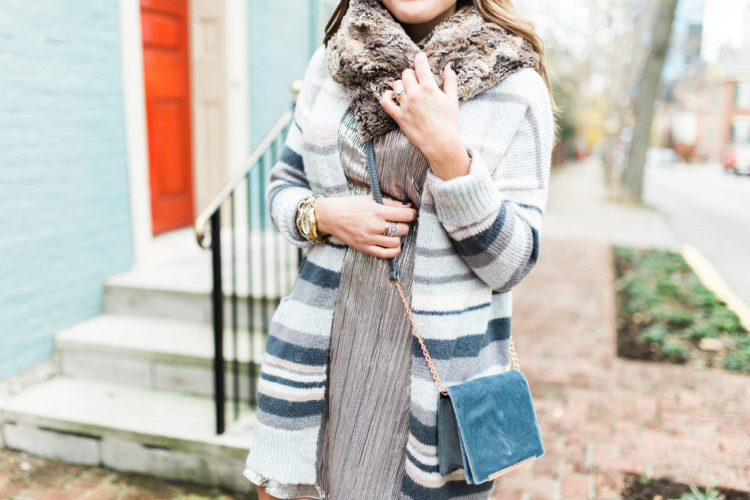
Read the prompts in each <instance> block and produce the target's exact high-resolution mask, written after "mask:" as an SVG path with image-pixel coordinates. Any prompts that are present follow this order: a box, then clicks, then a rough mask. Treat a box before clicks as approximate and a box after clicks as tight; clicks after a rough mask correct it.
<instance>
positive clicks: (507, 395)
mask: <svg viewBox="0 0 750 500" xmlns="http://www.w3.org/2000/svg"><path fill="white" fill-rule="evenodd" d="M365 157H366V160H367V170H368V174H369V177H370V186H371V190H372V196H373V198H374V199H375V201H377V202H378V203H383V197H382V193H381V192H380V183H379V182H378V176H377V170H376V166H375V151H374V148H373V144H372V139H370V140H368V141H367V142H366V143H365ZM390 277H391V280H392V281H393V283H394V284H395V286H396V289H397V290H398V293H399V295H400V296H401V300H402V301H403V304H404V309H405V310H406V314H407V316H408V317H409V321H410V322H411V325H412V329H413V331H414V335H415V336H416V338H417V340H418V341H419V345H420V347H421V349H422V354H423V355H424V358H425V361H426V362H427V365H428V366H429V368H430V373H431V374H432V378H433V379H434V380H435V383H436V384H437V387H438V390H439V391H440V399H439V401H438V412H437V431H438V446H437V447H438V467H439V470H440V475H441V476H446V475H448V474H450V473H452V472H454V471H456V470H458V469H463V470H464V472H465V474H466V482H467V483H468V484H481V483H485V482H487V481H492V480H493V479H495V478H497V477H500V476H501V475H503V474H505V473H507V472H510V471H512V470H514V469H516V468H517V467H519V466H521V465H524V464H528V463H531V462H533V461H534V460H536V459H538V458H541V457H542V456H543V455H544V445H543V443H542V435H541V432H540V430H539V423H538V421H537V418H536V412H535V411H534V403H533V401H532V399H531V390H530V389H529V384H528V382H527V381H526V378H525V377H524V376H523V374H522V373H521V372H520V370H519V365H518V357H517V355H516V349H515V346H514V344H513V339H512V338H511V339H510V340H509V344H510V345H509V352H510V357H511V361H512V369H511V370H508V371H506V372H504V373H498V374H496V375H489V376H485V377H480V378H476V379H473V380H469V381H467V382H464V383H461V384H456V385H452V386H449V387H444V386H443V383H442V382H441V380H440V376H439V375H438V373H437V370H436V369H435V366H434V364H433V363H432V358H431V357H430V353H429V351H428V350H427V346H426V345H425V343H424V340H423V339H422V334H421V333H420V332H419V328H418V327H417V325H416V323H415V321H414V315H413V314H412V311H411V308H410V307H409V303H408V301H407V300H406V297H405V296H404V292H403V290H402V289H401V282H400V279H399V272H398V262H397V261H396V260H395V259H391V276H390Z"/></svg>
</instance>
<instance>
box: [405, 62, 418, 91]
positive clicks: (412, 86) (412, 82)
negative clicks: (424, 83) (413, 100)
mask: <svg viewBox="0 0 750 500" xmlns="http://www.w3.org/2000/svg"><path fill="white" fill-rule="evenodd" d="M401 81H402V82H403V84H404V89H406V95H409V93H412V94H414V93H415V92H417V89H419V82H417V74H416V73H415V72H414V70H413V69H411V68H406V69H405V70H404V71H403V72H402V73H401Z"/></svg>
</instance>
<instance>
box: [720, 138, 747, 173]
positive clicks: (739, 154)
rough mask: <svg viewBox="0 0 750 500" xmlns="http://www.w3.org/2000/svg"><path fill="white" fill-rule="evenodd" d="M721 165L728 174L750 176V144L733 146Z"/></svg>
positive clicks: (725, 154)
mask: <svg viewBox="0 0 750 500" xmlns="http://www.w3.org/2000/svg"><path fill="white" fill-rule="evenodd" d="M721 163H722V164H723V165H724V172H726V173H735V174H746V175H750V144H733V145H732V147H731V148H729V151H727V152H726V153H724V157H723V158H722V160H721Z"/></svg>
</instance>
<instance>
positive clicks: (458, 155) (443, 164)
mask: <svg viewBox="0 0 750 500" xmlns="http://www.w3.org/2000/svg"><path fill="white" fill-rule="evenodd" d="M428 153H429V154H425V157H427V161H429V162H430V168H431V169H432V172H433V173H434V174H435V175H436V176H438V177H439V178H441V179H442V180H445V181H447V180H450V179H453V178H454V177H460V176H462V175H466V174H468V173H469V168H470V166H471V157H470V156H469V153H468V152H467V150H466V147H465V146H464V144H463V141H461V138H460V137H456V138H455V139H453V140H449V141H444V142H438V143H437V144H436V147H435V148H434V149H432V150H430V151H428Z"/></svg>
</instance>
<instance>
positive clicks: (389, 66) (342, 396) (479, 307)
mask: <svg viewBox="0 0 750 500" xmlns="http://www.w3.org/2000/svg"><path fill="white" fill-rule="evenodd" d="M542 54H543V49H542V46H541V42H540V41H539V39H538V38H537V36H536V35H535V34H534V33H533V29H532V27H531V24H530V23H529V22H527V21H525V20H524V19H523V18H521V17H520V16H519V15H518V14H517V12H516V11H515V9H514V8H513V6H512V5H511V2H510V0H475V1H474V2H473V3H471V2H456V1H455V0H382V2H381V1H379V0H349V1H347V0H342V1H341V2H340V3H339V5H338V7H337V8H336V10H335V12H334V14H333V17H332V18H331V20H330V21H329V23H328V26H327V28H326V37H325V39H324V46H322V47H320V48H319V49H318V50H317V51H316V52H315V54H314V55H313V57H312V60H311V61H310V64H309V66H308V69H307V71H306V73H305V77H304V84H303V88H302V91H301V93H300V95H299V98H298V101H297V105H296V108H295V119H294V123H293V125H292V126H291V127H290V131H289V134H288V136H287V140H286V145H285V147H284V150H283V152H282V154H281V159H280V161H279V162H278V163H277V164H276V165H275V166H274V168H273V169H272V171H271V182H270V185H269V187H268V190H267V192H266V195H267V201H268V203H269V206H270V209H271V215H272V218H273V220H274V223H275V224H276V226H277V228H278V229H279V230H280V231H281V232H282V233H283V234H284V235H285V237H286V238H287V239H288V240H289V241H291V242H292V243H294V244H296V245H298V246H300V247H304V248H306V249H307V253H306V257H305V260H304V262H303V264H302V266H301V268H300V272H299V276H298V279H297V280H296V281H295V284H294V287H293V289H292V292H291V294H290V295H289V296H287V297H284V298H283V299H282V301H281V303H280V305H279V307H278V309H277V310H276V312H275V314H274V317H273V319H272V322H271V328H270V332H269V340H268V344H267V347H266V353H265V357H264V361H263V368H262V370H261V380H260V384H259V388H258V389H259V401H258V421H257V426H256V429H255V433H254V442H253V444H252V448H251V450H250V453H249V455H248V457H247V462H246V464H247V467H246V469H245V472H244V475H245V476H246V477H247V478H248V479H249V480H250V481H252V482H253V483H255V484H257V485H258V486H259V492H260V498H261V499H266V498H330V499H334V500H339V499H353V498H357V499H379V500H380V499H391V498H412V499H430V500H433V499H448V498H459V497H460V498H462V499H480V498H482V499H486V498H487V497H488V495H489V490H490V488H491V483H485V484H481V485H468V484H467V483H466V481H465V476H464V474H463V471H462V470H458V471H456V472H454V473H452V474H450V475H448V476H445V477H443V476H441V475H440V473H439V472H438V468H437V456H436V455H437V451H436V444H437V431H436V409H437V401H438V395H439V393H438V390H437V388H436V386H435V385H434V383H433V381H432V377H431V375H430V371H429V370H428V368H427V364H426V363H425V359H424V358H423V357H422V353H421V351H420V350H419V347H418V344H416V342H414V341H413V340H412V332H411V325H410V323H409V320H408V318H407V316H406V314H405V311H404V308H403V304H402V303H401V299H400V297H399V295H398V293H397V291H396V289H395V288H394V286H393V284H392V283H391V281H390V280H389V271H390V262H389V260H387V259H389V258H392V257H397V261H398V264H399V267H400V277H401V282H402V284H403V289H404V292H405V294H406V297H407V298H408V299H407V300H409V301H410V302H411V306H412V308H413V310H414V317H415V321H416V323H417V325H418V326H419V328H420V329H421V331H422V335H423V336H424V338H425V342H426V345H427V347H428V348H429V350H430V353H431V354H432V358H433V360H434V361H435V366H436V369H437V371H438V372H439V373H440V376H441V377H442V379H443V382H444V383H445V384H446V385H450V384H456V383H461V382H464V381H466V380H469V379H472V378H475V377H479V376H485V375H490V374H494V373H501V372H504V371H506V370H507V369H508V368H509V356H508V346H509V342H508V340H509V337H510V318H511V288H512V287H513V286H514V285H516V284H517V283H518V282H519V281H521V280H522V279H523V278H524V277H525V276H526V275H527V274H528V273H529V271H530V270H531V269H532V268H533V266H534V265H535V263H536V261H537V257H538V254H539V240H540V231H541V227H542V215H543V213H544V209H545V205H546V200H547V186H548V179H549V168H550V155H551V149H552V144H553V136H554V118H553V112H552V102H551V99H550V95H549V91H548V84H547V81H546V80H547V77H546V71H545V69H544V64H543V60H542ZM370 139H372V140H373V145H374V152H375V163H376V166H377V174H378V178H379V183H380V187H381V189H382V192H383V194H384V197H386V198H388V199H386V200H385V205H380V204H378V203H376V202H375V201H373V198H372V195H371V190H370V181H369V179H368V173H367V167H366V161H365V141H367V140H370Z"/></svg>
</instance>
